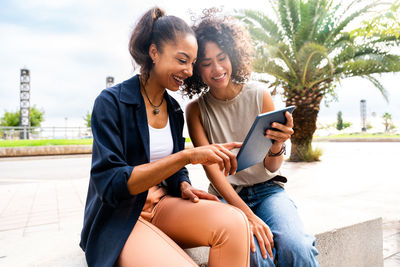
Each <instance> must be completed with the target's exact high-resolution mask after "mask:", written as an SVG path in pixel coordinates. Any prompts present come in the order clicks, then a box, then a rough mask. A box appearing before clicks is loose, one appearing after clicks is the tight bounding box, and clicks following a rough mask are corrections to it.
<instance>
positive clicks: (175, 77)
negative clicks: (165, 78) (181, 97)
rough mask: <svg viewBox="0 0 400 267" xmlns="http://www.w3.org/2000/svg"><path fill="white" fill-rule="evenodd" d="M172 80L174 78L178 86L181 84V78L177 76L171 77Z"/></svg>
mask: <svg viewBox="0 0 400 267" xmlns="http://www.w3.org/2000/svg"><path fill="white" fill-rule="evenodd" d="M172 78H174V80H175V81H176V82H177V83H178V85H179V86H181V85H182V84H183V80H184V79H183V78H180V77H178V76H175V75H172Z"/></svg>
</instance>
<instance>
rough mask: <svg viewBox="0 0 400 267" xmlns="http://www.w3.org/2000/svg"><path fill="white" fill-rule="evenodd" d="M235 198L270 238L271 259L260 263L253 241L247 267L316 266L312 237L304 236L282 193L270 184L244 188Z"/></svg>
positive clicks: (279, 187)
mask: <svg viewBox="0 0 400 267" xmlns="http://www.w3.org/2000/svg"><path fill="white" fill-rule="evenodd" d="M239 196H240V197H241V198H242V199H243V200H244V202H246V204H247V205H248V206H249V207H250V208H251V209H252V210H253V212H254V213H255V214H256V215H257V216H258V217H260V218H261V219H262V220H263V221H264V222H265V223H266V224H267V225H268V226H269V228H270V229H271V231H272V234H273V235H274V244H275V247H274V249H273V254H274V259H271V258H270V256H269V255H268V258H267V259H263V257H262V255H261V251H260V247H259V246H258V242H257V239H256V238H255V237H254V241H255V244H256V247H257V250H256V252H255V253H253V252H251V253H250V266H251V267H255V266H275V264H274V262H275V263H276V262H277V265H276V266H278V267H279V266H281V267H289V266H295V267H303V266H319V263H318V261H317V258H316V256H317V255H318V251H317V249H316V248H315V246H314V245H315V237H314V236H311V235H308V234H306V233H305V232H304V226H303V223H302V221H301V219H300V217H299V214H298V212H297V207H296V205H295V204H294V203H293V201H292V200H291V199H290V198H289V196H288V195H287V194H286V192H285V190H284V189H283V188H282V187H281V186H279V185H278V184H276V183H274V182H266V183H261V184H256V185H254V186H251V187H244V188H243V189H242V190H241V191H240V192H239Z"/></svg>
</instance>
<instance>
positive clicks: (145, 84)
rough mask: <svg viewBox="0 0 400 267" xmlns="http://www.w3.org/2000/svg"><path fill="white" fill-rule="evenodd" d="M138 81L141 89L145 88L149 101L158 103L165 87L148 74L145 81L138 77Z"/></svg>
mask: <svg viewBox="0 0 400 267" xmlns="http://www.w3.org/2000/svg"><path fill="white" fill-rule="evenodd" d="M140 83H141V87H142V88H141V89H142V90H146V93H147V96H148V97H149V98H150V101H151V102H152V103H153V104H154V105H158V104H160V103H161V101H162V99H163V97H164V92H165V88H164V87H161V86H160V85H159V84H158V83H157V82H156V79H155V78H154V77H152V75H150V76H149V78H148V79H147V81H142V79H140Z"/></svg>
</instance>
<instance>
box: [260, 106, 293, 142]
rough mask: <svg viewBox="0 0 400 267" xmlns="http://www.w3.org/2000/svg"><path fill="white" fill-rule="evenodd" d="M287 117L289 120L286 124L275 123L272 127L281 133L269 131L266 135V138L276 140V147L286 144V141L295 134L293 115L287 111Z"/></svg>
mask: <svg viewBox="0 0 400 267" xmlns="http://www.w3.org/2000/svg"><path fill="white" fill-rule="evenodd" d="M285 116H286V119H287V121H286V124H280V123H277V122H273V123H272V125H271V126H272V127H273V128H275V129H278V130H279V131H276V130H271V129H268V130H267V131H266V133H265V137H267V138H270V139H272V140H275V142H274V145H275V146H281V144H283V143H285V142H286V140H288V139H289V138H290V137H291V136H292V134H293V133H294V131H293V117H292V114H291V113H290V112H288V111H286V113H285Z"/></svg>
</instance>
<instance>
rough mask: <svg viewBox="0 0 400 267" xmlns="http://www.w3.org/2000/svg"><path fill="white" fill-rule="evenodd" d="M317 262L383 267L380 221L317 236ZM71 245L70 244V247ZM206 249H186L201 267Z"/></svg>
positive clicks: (76, 258) (60, 260)
mask: <svg viewBox="0 0 400 267" xmlns="http://www.w3.org/2000/svg"><path fill="white" fill-rule="evenodd" d="M316 238H317V242H316V247H317V249H318V251H319V256H318V261H319V263H320V264H321V266H324V267H337V266H340V267H354V266H374V267H383V237H382V218H377V219H373V220H370V221H366V222H362V223H358V224H354V225H350V226H346V227H343V228H338V229H334V230H331V231H328V232H324V233H320V234H316ZM71 245H72V244H71ZM209 250H210V249H209V247H197V248H191V249H185V251H186V253H187V254H188V255H189V256H190V257H191V258H192V259H193V260H194V261H195V262H196V263H197V264H199V265H200V266H207V262H208V254H209ZM33 266H49V267H50V266H58V267H86V266H87V264H86V260H85V255H84V253H83V252H82V250H81V249H80V248H79V247H78V246H77V245H76V243H75V244H74V246H71V247H69V249H68V246H67V247H65V251H64V254H63V255H53V257H50V258H48V259H46V260H42V261H40V262H39V263H38V265H35V264H34V265H33Z"/></svg>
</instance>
